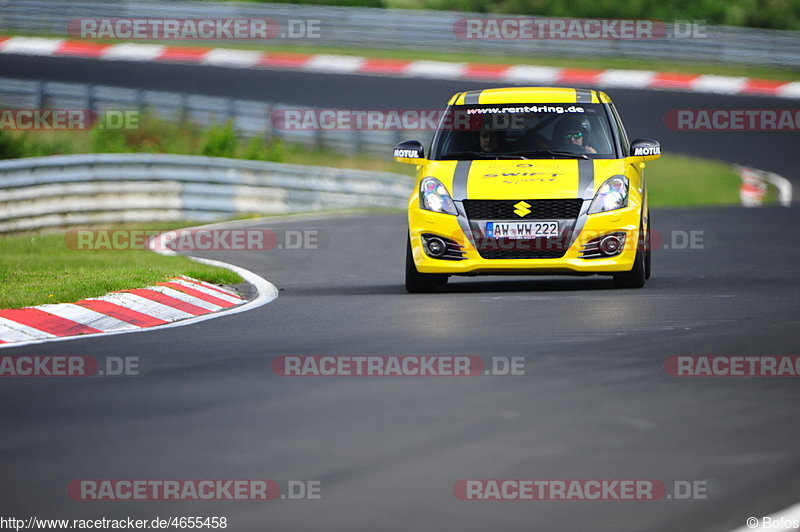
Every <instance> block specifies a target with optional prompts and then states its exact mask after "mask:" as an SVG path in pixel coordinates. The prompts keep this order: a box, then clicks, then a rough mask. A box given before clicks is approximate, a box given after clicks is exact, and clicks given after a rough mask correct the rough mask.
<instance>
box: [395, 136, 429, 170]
mask: <svg viewBox="0 0 800 532" xmlns="http://www.w3.org/2000/svg"><path fill="white" fill-rule="evenodd" d="M392 154H393V155H394V160H395V161H397V162H399V163H408V164H422V162H423V161H424V160H425V149H424V148H423V147H422V143H421V142H420V141H418V140H405V141H403V142H401V143H400V144H398V145H397V146H395V147H394V152H393V153H392Z"/></svg>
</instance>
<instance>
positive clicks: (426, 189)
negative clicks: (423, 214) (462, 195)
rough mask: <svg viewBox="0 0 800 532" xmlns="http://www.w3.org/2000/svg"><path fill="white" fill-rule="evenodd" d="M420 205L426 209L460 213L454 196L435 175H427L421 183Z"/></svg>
mask: <svg viewBox="0 0 800 532" xmlns="http://www.w3.org/2000/svg"><path fill="white" fill-rule="evenodd" d="M419 207H420V208H421V209H425V210H426V211H433V212H441V213H444V214H452V215H456V216H457V215H458V211H456V206H455V204H454V203H453V198H451V197H450V194H449V193H448V192H447V189H446V188H444V185H443V184H442V183H440V182H439V180H438V179H436V178H434V177H426V178H425V179H423V180H422V183H420V185H419Z"/></svg>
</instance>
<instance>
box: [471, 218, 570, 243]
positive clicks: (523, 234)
mask: <svg viewBox="0 0 800 532" xmlns="http://www.w3.org/2000/svg"><path fill="white" fill-rule="evenodd" d="M558 235H559V232H558V222H554V221H547V220H543V221H539V222H486V236H487V237H489V238H509V239H512V240H523V239H524V240H530V239H533V238H549V237H557V236H558Z"/></svg>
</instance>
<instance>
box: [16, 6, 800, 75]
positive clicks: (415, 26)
mask: <svg viewBox="0 0 800 532" xmlns="http://www.w3.org/2000/svg"><path fill="white" fill-rule="evenodd" d="M186 17H190V18H271V19H274V20H275V21H277V22H279V23H280V24H281V27H282V28H284V27H286V25H287V23H288V21H289V20H298V19H300V20H319V21H320V30H321V32H320V36H319V38H315V39H310V38H302V39H300V38H298V39H285V40H281V42H280V44H286V45H300V46H302V45H306V46H307V45H309V44H313V45H321V46H343V47H356V48H358V47H365V48H391V49H396V48H403V49H414V50H428V51H430V50H438V51H456V52H465V51H468V52H479V53H495V54H511V55H527V56H531V55H539V56H572V57H575V56H580V57H599V56H606V57H622V58H639V59H666V60H671V59H674V58H676V57H681V58H684V59H689V60H695V61H709V62H715V63H717V62H726V63H749V64H758V65H763V64H769V65H775V66H782V67H790V68H798V67H800V33H798V32H792V31H779V30H763V29H755V28H740V27H732V26H704V27H703V30H704V35H705V37H702V38H701V37H693V38H684V39H679V38H671V39H653V40H598V39H594V40H591V39H590V40H574V39H558V40H486V39H481V40H477V39H461V38H459V37H458V36H457V35H456V32H454V31H453V28H454V24H455V23H456V22H457V21H458V20H459V19H462V18H481V17H487V15H485V14H478V13H457V12H448V11H426V10H405V9H375V8H356V7H327V6H312V5H289V4H254V3H246V2H243V3H236V2H224V3H223V2H188V1H171V2H158V3H156V2H153V1H148V0H135V1H132V0H123V1H111V0H95V1H90V0H85V1H80V2H76V1H61V2H53V1H52V0H0V30H2V31H5V32H24V33H37V34H49V35H66V34H67V22H68V21H70V20H72V19H76V18H140V19H141V18H186ZM209 42H214V41H209ZM217 42H220V41H217ZM221 42H224V41H221Z"/></svg>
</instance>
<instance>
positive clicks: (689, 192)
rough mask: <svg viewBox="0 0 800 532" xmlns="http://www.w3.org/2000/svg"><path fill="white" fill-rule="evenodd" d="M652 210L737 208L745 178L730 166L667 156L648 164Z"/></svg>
mask: <svg viewBox="0 0 800 532" xmlns="http://www.w3.org/2000/svg"><path fill="white" fill-rule="evenodd" d="M645 176H646V179H647V192H648V194H649V196H650V199H649V201H650V205H651V206H652V207H703V206H713V205H737V204H738V203H739V185H740V184H741V179H740V178H739V175H738V174H737V173H736V172H735V171H734V170H733V167H732V166H731V165H730V164H727V163H723V162H720V161H712V160H709V159H703V158H700V157H689V156H686V155H676V154H667V155H662V156H661V158H660V159H658V160H655V161H651V162H649V163H647V169H646V173H645Z"/></svg>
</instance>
